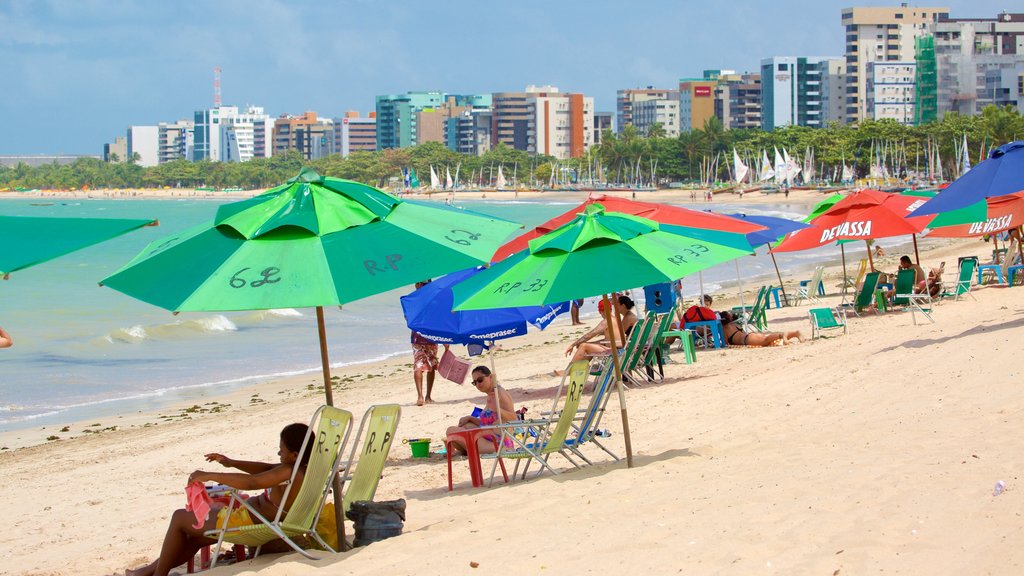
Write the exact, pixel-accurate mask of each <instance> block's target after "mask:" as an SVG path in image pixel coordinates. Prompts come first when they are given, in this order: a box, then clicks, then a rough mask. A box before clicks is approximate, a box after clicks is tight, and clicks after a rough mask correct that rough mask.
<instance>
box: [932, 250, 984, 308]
mask: <svg viewBox="0 0 1024 576" xmlns="http://www.w3.org/2000/svg"><path fill="white" fill-rule="evenodd" d="M977 266H978V259H977V257H970V258H964V259H963V260H961V261H960V275H959V276H958V277H957V280H956V284H955V285H954V286H953V291H952V292H943V293H942V294H940V295H939V297H940V298H952V299H953V300H959V299H960V297H961V296H963V295H964V294H966V295H968V296H970V297H971V299H973V300H977V298H975V297H974V294H971V281H972V280H973V279H974V270H975V269H976V268H977Z"/></svg>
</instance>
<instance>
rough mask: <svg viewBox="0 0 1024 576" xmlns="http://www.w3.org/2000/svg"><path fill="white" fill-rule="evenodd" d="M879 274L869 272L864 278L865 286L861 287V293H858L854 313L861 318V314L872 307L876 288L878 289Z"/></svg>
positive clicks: (854, 303) (854, 302)
mask: <svg viewBox="0 0 1024 576" xmlns="http://www.w3.org/2000/svg"><path fill="white" fill-rule="evenodd" d="M878 276H879V273H878V272H869V273H868V274H867V275H865V276H864V284H862V285H861V287H860V292H858V293H857V299H856V300H854V301H853V313H854V314H856V315H858V316H860V313H861V312H862V311H863V310H864V309H865V308H867V307H868V306H871V298H872V297H873V296H874V294H875V288H877V287H878Z"/></svg>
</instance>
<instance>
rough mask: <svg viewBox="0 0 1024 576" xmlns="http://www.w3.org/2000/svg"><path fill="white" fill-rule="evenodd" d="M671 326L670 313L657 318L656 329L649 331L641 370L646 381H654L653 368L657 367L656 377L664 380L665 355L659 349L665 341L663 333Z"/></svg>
mask: <svg viewBox="0 0 1024 576" xmlns="http://www.w3.org/2000/svg"><path fill="white" fill-rule="evenodd" d="M671 326H672V313H667V314H660V315H658V318H657V324H656V328H655V329H654V330H652V331H651V337H650V339H649V340H648V343H647V348H646V349H645V353H644V359H643V365H642V366H643V368H644V371H645V372H646V373H647V379H648V380H650V381H652V382H653V381H654V366H655V365H657V367H658V376H659V377H660V379H661V380H664V379H665V355H664V354H663V352H662V349H661V342H662V340H664V339H665V332H667V331H668V329H669V327H671Z"/></svg>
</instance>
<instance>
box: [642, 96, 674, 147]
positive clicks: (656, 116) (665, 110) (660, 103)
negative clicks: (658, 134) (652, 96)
mask: <svg viewBox="0 0 1024 576" xmlns="http://www.w3.org/2000/svg"><path fill="white" fill-rule="evenodd" d="M632 117H633V126H635V127H636V129H637V130H638V131H639V132H640V134H645V135H646V134H648V131H649V130H650V129H651V126H653V125H655V124H659V125H661V127H662V128H663V129H664V130H665V136H666V137H668V138H677V137H679V99H677V98H672V99H669V98H664V99H661V100H640V101H638V102H634V103H633V109H632Z"/></svg>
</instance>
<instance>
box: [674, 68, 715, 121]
mask: <svg viewBox="0 0 1024 576" xmlns="http://www.w3.org/2000/svg"><path fill="white" fill-rule="evenodd" d="M717 85H718V80H708V79H703V78H702V79H695V78H689V79H687V78H683V79H682V80H680V81H679V130H680V131H681V132H689V131H691V130H702V129H703V128H704V123H705V122H707V121H708V120H709V119H710V118H711V117H713V116H714V115H715V87H716V86H717Z"/></svg>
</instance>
